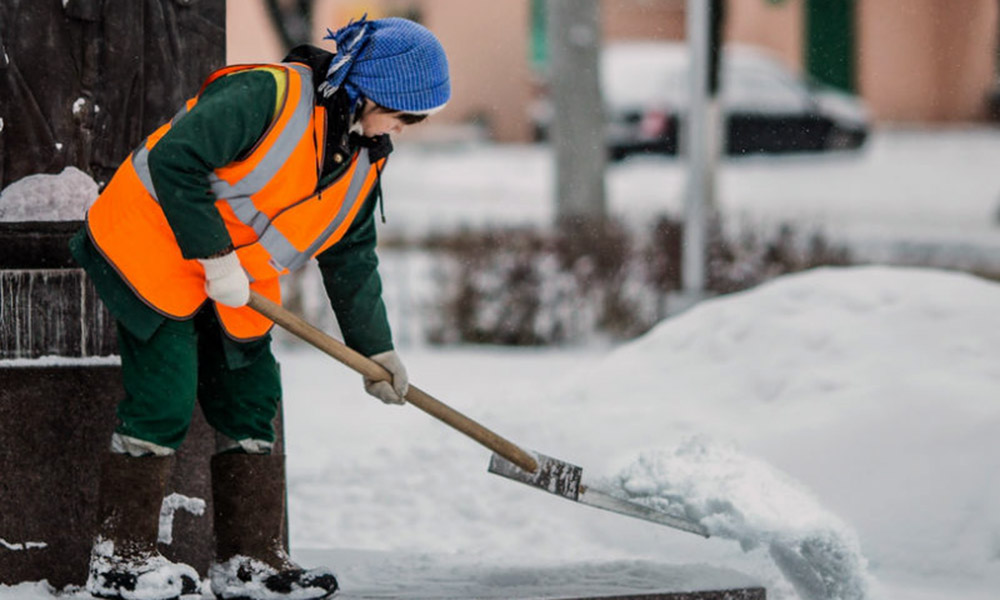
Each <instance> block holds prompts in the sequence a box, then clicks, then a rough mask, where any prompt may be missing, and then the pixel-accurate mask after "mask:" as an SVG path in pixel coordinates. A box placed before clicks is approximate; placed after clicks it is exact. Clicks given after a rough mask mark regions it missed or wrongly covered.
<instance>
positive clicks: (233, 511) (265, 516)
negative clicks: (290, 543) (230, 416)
mask: <svg viewBox="0 0 1000 600" xmlns="http://www.w3.org/2000/svg"><path fill="white" fill-rule="evenodd" d="M212 504H213V505H214V508H215V513H214V517H215V548H216V554H215V558H216V562H215V564H213V565H212V567H211V569H209V575H210V577H211V580H212V592H213V593H214V594H215V595H216V597H218V598H223V599H225V600H241V599H251V598H252V599H253V600H261V599H262V598H276V599H279V598H288V597H292V596H294V597H295V598H296V600H316V599H319V598H329V597H330V596H332V595H333V594H334V593H335V592H336V591H337V579H336V577H334V575H333V573H331V572H330V571H329V569H323V568H320V569H308V570H306V569H303V568H301V567H299V566H298V565H296V564H295V563H293V562H292V561H291V559H290V558H289V557H288V553H287V552H286V551H285V544H284V539H285V536H284V525H285V457H284V456H281V455H264V454H242V453H232V454H217V455H215V456H213V457H212Z"/></svg>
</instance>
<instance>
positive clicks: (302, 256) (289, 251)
mask: <svg viewBox="0 0 1000 600" xmlns="http://www.w3.org/2000/svg"><path fill="white" fill-rule="evenodd" d="M356 157H357V158H356V162H357V164H355V165H354V173H352V175H351V182H350V184H349V185H348V187H347V193H346V194H345V195H344V202H343V203H342V204H341V205H340V210H339V211H337V214H336V216H335V217H334V218H333V220H332V221H330V224H329V225H327V226H326V228H325V229H324V230H323V233H322V234H320V236H319V237H318V238H316V240H315V241H313V242H312V243H311V244H310V245H309V247H308V248H306V249H305V250H303V251H302V252H299V251H298V250H296V249H295V246H293V245H292V243H291V242H290V241H288V238H286V237H285V235H284V234H283V233H281V231H279V230H278V228H277V227H271V222H270V220H269V219H268V218H267V215H265V214H264V213H261V212H257V209H256V208H254V209H253V210H254V215H253V216H252V217H251V221H253V222H256V223H266V225H265V229H264V231H263V232H262V233H261V234H260V238H259V239H258V240H257V242H258V243H259V244H260V245H261V246H263V247H264V249H265V250H267V252H268V254H270V255H271V258H272V259H274V261H275V262H277V263H278V265H279V266H281V267H283V268H285V269H288V270H289V271H294V270H296V269H298V268H299V267H301V266H302V265H304V264H306V262H307V261H308V260H309V259H310V258H312V257H313V256H314V255H315V254H316V252H317V251H319V249H320V248H321V247H322V246H323V244H325V243H326V241H327V240H328V239H329V238H330V236H331V235H333V232H334V231H336V230H337V228H338V227H340V226H341V225H342V224H343V223H344V220H345V219H347V216H348V215H349V214H351V212H352V211H353V209H354V206H355V205H356V204H358V203H360V202H364V201H365V198H364V197H362V194H361V190H362V189H363V188H364V183H365V179H366V178H367V177H368V170H369V169H370V168H371V161H370V160H369V158H368V152H367V150H361V151H360V152H358V153H357V154H356ZM247 200H248V202H247V203H248V204H249V205H250V206H251V207H253V202H249V198H248V199H247ZM230 206H231V204H230ZM244 223H245V224H247V225H249V223H246V222H245V221H244Z"/></svg>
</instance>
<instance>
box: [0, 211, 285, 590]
mask: <svg viewBox="0 0 1000 600" xmlns="http://www.w3.org/2000/svg"><path fill="white" fill-rule="evenodd" d="M80 226H81V223H0V247H2V248H4V250H3V252H2V253H0V584H13V583H19V582H22V581H39V580H42V579H47V580H48V581H49V583H50V584H52V585H54V586H56V587H58V588H61V587H64V586H66V585H69V584H75V585H81V584H83V583H84V582H85V581H86V577H87V559H88V555H89V550H90V544H91V540H92V539H93V537H94V533H95V530H96V525H97V523H96V521H97V494H98V473H99V469H100V462H101V458H102V456H103V455H104V454H105V453H107V452H108V444H109V441H110V437H111V433H112V430H113V429H114V427H115V407H116V406H117V404H118V401H119V400H120V399H121V397H122V394H123V392H122V386H121V368H120V367H119V366H118V362H117V359H116V357H115V356H114V353H115V350H116V346H115V333H114V323H113V320H112V318H111V317H110V315H108V313H107V311H106V309H105V308H104V306H103V305H102V304H101V303H100V301H99V300H98V299H97V296H96V294H95V292H94V290H93V288H92V286H91V285H90V283H89V282H88V281H87V279H86V276H85V274H84V272H83V271H82V270H81V269H78V268H76V267H75V265H74V263H73V261H72V258H71V257H70V255H69V250H68V247H67V243H68V240H69V238H70V237H71V236H72V234H73V233H74V232H75V231H76V230H77V229H79V227H80ZM276 430H277V431H278V434H279V444H278V446H277V448H276V451H277V452H281V443H280V435H281V422H280V415H279V420H278V422H277V423H276ZM214 449H215V439H214V433H213V432H212V430H211V428H210V427H209V426H208V424H207V423H206V422H205V420H204V418H203V417H202V415H201V411H200V409H195V414H194V416H193V422H192V426H191V430H190V432H189V434H188V436H187V439H186V440H185V442H184V445H183V446H182V447H181V450H180V451H179V452H178V457H177V458H178V460H177V463H176V466H175V470H174V475H173V480H172V482H171V485H170V489H169V490H168V492H167V494H168V495H169V494H171V493H175V492H176V493H179V494H182V495H184V496H187V497H190V498H201V499H204V500H205V502H206V510H205V513H204V514H203V515H202V516H195V515H192V514H190V513H187V512H184V511H183V510H180V511H177V513H175V517H174V522H173V542H172V544H171V545H170V546H162V545H161V551H162V552H163V553H164V554H165V555H166V556H167V557H169V558H172V559H175V560H181V561H183V562H186V563H188V564H190V565H192V566H194V567H195V568H196V569H198V570H199V571H200V572H201V573H202V574H204V573H205V571H206V570H207V568H208V565H209V561H210V560H211V558H212V552H213V547H214V539H213V537H212V516H211V515H212V503H211V484H210V480H209V459H210V457H211V455H212V453H213V452H214Z"/></svg>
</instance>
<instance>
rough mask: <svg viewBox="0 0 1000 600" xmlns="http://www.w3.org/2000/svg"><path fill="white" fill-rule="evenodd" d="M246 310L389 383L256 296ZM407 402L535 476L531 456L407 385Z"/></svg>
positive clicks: (365, 362) (371, 365)
mask: <svg viewBox="0 0 1000 600" xmlns="http://www.w3.org/2000/svg"><path fill="white" fill-rule="evenodd" d="M248 306H249V307H250V308H252V309H254V310H256V311H257V312H259V313H260V314H262V315H264V316H265V317H267V318H268V319H271V320H272V321H274V322H275V323H277V324H278V325H281V326H282V327H283V328H285V329H287V330H288V331H289V332H290V333H292V334H294V335H295V336H297V337H299V338H301V339H302V340H303V341H305V342H308V343H309V344H311V345H313V346H315V347H316V348H318V349H319V350H322V351H323V352H325V353H327V354H329V355H330V356H332V357H333V358H336V359H337V360H339V361H340V362H342V363H343V364H345V365H347V366H348V367H350V368H352V369H354V370H355V371H357V372H358V373H360V374H362V375H364V376H365V377H367V378H369V379H376V380H385V381H391V380H392V374H390V373H389V371H387V370H386V369H385V367H383V366H382V365H380V364H378V363H377V362H375V361H374V360H372V359H370V358H368V357H366V356H364V355H362V354H360V353H359V352H356V351H355V350H352V349H351V348H348V347H347V346H346V345H345V344H344V343H343V342H340V341H338V340H336V339H334V338H333V337H330V336H329V335H327V334H325V333H323V332H322V331H320V330H319V329H316V328H315V327H313V326H312V325H310V324H309V323H307V322H306V321H305V320H303V319H302V318H300V317H298V316H297V315H294V314H292V313H291V312H289V311H288V310H286V309H284V308H282V306H281V305H279V304H276V303H274V302H272V301H270V300H268V299H267V298H265V297H264V296H261V295H260V294H258V293H257V292H254V291H251V292H250V302H249V303H248ZM406 401H407V402H409V403H410V404H412V405H414V406H416V407H417V408H419V409H420V410H422V411H424V412H425V413H427V414H429V415H431V416H432V417H434V418H436V419H438V420H440V421H442V422H443V423H445V424H446V425H449V426H451V427H452V428H453V429H456V430H458V431H460V432H462V433H464V434H465V435H467V436H469V437H470V438H472V439H474V440H476V441H477V442H479V443H480V444H482V445H483V446H486V447H487V448H489V449H490V450H492V451H494V452H496V453H497V454H499V455H500V456H502V457H504V458H506V459H507V460H509V461H510V462H512V463H514V464H516V465H517V466H519V467H521V468H522V469H524V470H525V471H527V472H528V473H534V472H535V471H537V470H538V463H537V462H536V461H535V459H534V458H532V456H531V455H530V454H528V453H527V452H525V451H524V450H522V449H521V448H519V447H518V446H516V445H515V444H513V443H512V442H510V441H509V440H507V439H505V438H503V437H501V436H499V435H497V434H496V433H494V432H492V431H490V430H489V429H487V428H485V427H483V426H482V425H480V424H479V423H477V422H475V421H473V420H472V419H470V418H469V417H467V416H465V415H463V414H462V413H460V412H458V411H457V410H455V409H453V408H451V407H450V406H448V405H447V404H445V403H444V402H441V401H440V400H437V399H436V398H434V397H433V396H431V395H430V394H428V393H427V392H424V391H423V390H421V389H420V388H418V387H416V386H415V385H410V389H409V391H408V392H406Z"/></svg>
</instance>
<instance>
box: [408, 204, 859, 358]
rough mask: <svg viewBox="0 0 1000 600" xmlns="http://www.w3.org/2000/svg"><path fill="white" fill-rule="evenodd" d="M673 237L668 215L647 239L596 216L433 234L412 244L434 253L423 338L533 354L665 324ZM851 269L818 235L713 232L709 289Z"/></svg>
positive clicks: (675, 224)
mask: <svg viewBox="0 0 1000 600" xmlns="http://www.w3.org/2000/svg"><path fill="white" fill-rule="evenodd" d="M682 239H683V224H682V223H681V222H679V221H676V220H673V219H670V218H666V217H664V218H661V219H659V220H658V221H656V222H655V223H654V224H653V226H652V227H651V228H650V230H649V231H644V232H632V231H630V230H629V229H628V228H626V227H625V226H623V225H622V224H620V223H617V222H615V221H606V220H605V221H595V222H575V223H571V224H567V225H564V226H562V227H559V228H555V229H539V228H525V227H521V228H503V229H495V230H491V231H475V232H460V233H453V234H446V235H438V236H433V237H431V238H429V239H427V240H425V241H424V242H422V243H421V244H420V245H422V246H424V247H426V248H427V249H428V250H430V251H431V253H432V255H434V256H435V257H437V259H436V260H435V261H434V265H435V266H434V267H433V271H434V277H435V279H436V282H437V286H436V289H437V294H438V297H437V299H436V300H435V301H434V302H432V303H431V312H430V325H429V326H428V328H427V331H426V334H427V339H428V341H429V342H431V343H434V344H452V343H476V344H500V345H515V346H537V345H548V344H564V343H570V342H573V343H578V342H582V341H587V340H592V339H594V338H606V339H613V340H621V339H628V338H632V337H636V336H638V335H641V334H642V333H644V332H646V331H648V330H649V329H650V328H651V327H652V326H653V325H655V324H656V323H657V322H658V321H660V320H662V319H663V318H665V317H666V316H667V314H668V312H669V301H670V297H671V294H672V293H674V292H677V291H678V290H680V289H681V240H682ZM850 263H851V257H850V255H849V253H848V251H847V250H846V249H845V248H842V247H838V246H835V245H833V244H831V243H829V242H828V241H827V240H826V239H825V237H824V236H823V235H822V234H820V233H816V232H801V231H796V230H795V229H794V228H793V227H792V226H789V225H783V226H781V227H779V228H778V229H776V230H774V231H772V232H769V233H759V232H755V231H754V230H752V229H749V228H745V230H744V231H742V232H738V233H736V234H726V233H725V232H724V230H723V229H722V228H721V227H718V226H715V227H712V228H711V234H710V248H709V261H708V273H707V285H708V288H709V292H710V293H712V294H725V293H731V292H736V291H740V290H743V289H747V288H750V287H753V286H755V285H757V284H759V283H761V282H763V281H766V280H768V279H771V278H773V277H777V276H779V275H782V274H785V273H791V272H796V271H802V270H805V269H809V268H812V267H817V266H822V265H847V264H850Z"/></svg>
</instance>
